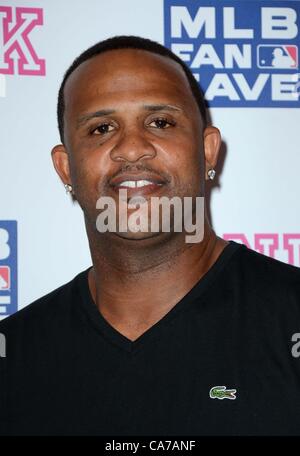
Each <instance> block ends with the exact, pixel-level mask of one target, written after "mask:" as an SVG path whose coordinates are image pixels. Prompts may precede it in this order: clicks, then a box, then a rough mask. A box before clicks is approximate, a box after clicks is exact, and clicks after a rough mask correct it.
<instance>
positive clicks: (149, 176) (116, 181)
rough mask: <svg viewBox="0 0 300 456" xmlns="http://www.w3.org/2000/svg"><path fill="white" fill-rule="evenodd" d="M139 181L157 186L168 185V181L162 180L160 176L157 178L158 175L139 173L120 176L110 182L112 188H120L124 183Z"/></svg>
mask: <svg viewBox="0 0 300 456" xmlns="http://www.w3.org/2000/svg"><path fill="white" fill-rule="evenodd" d="M139 180H146V181H150V182H152V183H153V184H155V185H163V184H166V181H165V180H164V179H162V178H161V177H160V176H157V175H156V174H149V173H148V174H145V173H139V174H122V175H121V176H118V177H116V178H114V179H112V180H111V181H110V185H111V186H112V187H118V186H119V185H120V184H121V183H122V182H125V181H139ZM149 185H150V184H149Z"/></svg>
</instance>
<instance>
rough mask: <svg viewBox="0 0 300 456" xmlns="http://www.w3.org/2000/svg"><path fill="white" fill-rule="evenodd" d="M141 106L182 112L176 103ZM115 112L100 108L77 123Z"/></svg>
mask: <svg viewBox="0 0 300 456" xmlns="http://www.w3.org/2000/svg"><path fill="white" fill-rule="evenodd" d="M142 108H143V109H145V110H146V111H154V112H156V111H163V110H165V111H178V112H183V109H181V108H180V107H179V106H176V105H170V104H151V105H142ZM115 112H117V111H116V110H115V109H100V110H99V111H95V112H89V113H87V114H84V115H82V116H80V117H79V118H78V119H77V125H78V126H80V125H83V124H85V123H86V122H88V121H89V120H91V119H94V118H95V117H96V118H97V117H104V116H109V115H110V114H114V113H115Z"/></svg>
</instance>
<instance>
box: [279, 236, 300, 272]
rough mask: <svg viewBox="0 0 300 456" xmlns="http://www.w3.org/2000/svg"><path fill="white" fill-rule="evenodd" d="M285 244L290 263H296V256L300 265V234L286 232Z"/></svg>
mask: <svg viewBox="0 0 300 456" xmlns="http://www.w3.org/2000/svg"><path fill="white" fill-rule="evenodd" d="M283 246H284V248H285V250H287V252H288V261H289V263H290V264H296V257H297V260H298V264H299V265H300V234H298V233H297V234H284V235H283Z"/></svg>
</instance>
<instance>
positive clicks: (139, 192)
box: [112, 183, 165, 201]
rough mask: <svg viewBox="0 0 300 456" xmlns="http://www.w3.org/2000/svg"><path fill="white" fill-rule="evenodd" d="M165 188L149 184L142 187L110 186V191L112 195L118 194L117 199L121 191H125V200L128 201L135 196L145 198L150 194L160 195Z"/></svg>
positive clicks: (161, 185) (162, 185)
mask: <svg viewBox="0 0 300 456" xmlns="http://www.w3.org/2000/svg"><path fill="white" fill-rule="evenodd" d="M164 188H165V186H164V184H154V183H152V184H149V185H145V186H143V187H134V188H133V187H122V186H120V187H118V186H117V185H113V186H112V190H113V192H114V193H116V194H118V195H119V197H120V195H121V194H120V192H121V191H126V195H127V199H128V201H129V199H130V198H132V197H135V196H143V197H147V196H150V195H152V194H154V195H155V194H160V193H161V192H162V191H164V190H162V189H164Z"/></svg>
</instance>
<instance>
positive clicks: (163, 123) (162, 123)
mask: <svg viewBox="0 0 300 456" xmlns="http://www.w3.org/2000/svg"><path fill="white" fill-rule="evenodd" d="M153 123H154V124H156V127H157V128H162V129H165V127H166V125H168V126H167V127H166V128H169V127H170V126H174V125H175V124H174V122H170V121H169V120H167V119H163V118H157V119H154V120H152V122H151V123H150V124H149V125H150V126H151V124H153Z"/></svg>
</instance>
